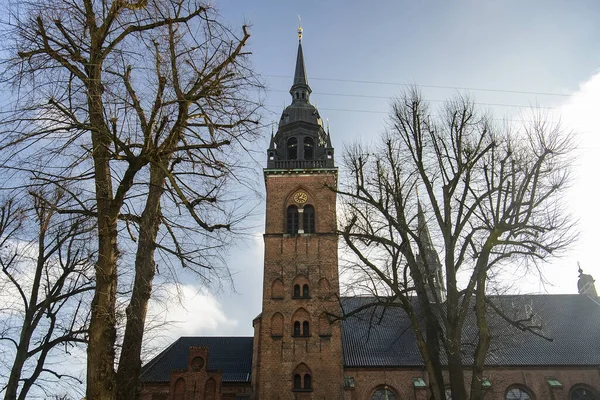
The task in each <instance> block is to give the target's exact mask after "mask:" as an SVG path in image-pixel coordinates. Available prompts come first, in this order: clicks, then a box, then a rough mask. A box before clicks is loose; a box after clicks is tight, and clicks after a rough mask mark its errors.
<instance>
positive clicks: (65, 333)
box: [0, 192, 95, 400]
mask: <svg viewBox="0 0 600 400" xmlns="http://www.w3.org/2000/svg"><path fill="white" fill-rule="evenodd" d="M44 195H45V194H44V193H42V192H36V193H32V194H31V195H30V196H28V197H27V199H26V200H24V201H23V204H19V205H17V204H15V202H14V201H13V200H8V201H5V202H4V203H3V204H2V206H0V267H1V268H2V275H1V279H0V282H1V283H2V291H3V294H2V297H3V298H4V301H3V303H4V304H5V305H10V307H6V308H5V309H4V310H2V314H3V315H2V317H3V329H2V332H1V336H0V341H2V342H3V347H4V351H6V352H7V353H9V354H11V355H14V357H13V359H12V364H11V368H10V371H9V374H8V379H7V382H6V384H5V385H4V386H3V387H2V388H1V390H0V392H4V393H5V394H4V398H5V399H6V400H13V399H25V398H27V396H28V394H29V393H30V390H31V389H32V387H33V386H34V385H37V386H38V387H39V388H41V389H42V390H44V392H45V393H46V394H49V393H51V390H49V389H48V387H49V386H50V385H49V384H48V383H49V381H48V379H46V377H50V378H55V379H56V378H71V379H76V380H77V381H78V382H80V383H81V381H80V380H79V379H78V378H76V377H73V376H69V375H68V374H66V373H63V372H61V371H60V370H58V369H54V368H52V366H50V365H48V364H49V361H50V360H51V359H52V358H53V356H55V357H56V356H57V353H58V354H60V349H61V348H64V352H66V353H68V352H69V351H70V347H72V346H75V345H77V344H81V343H85V336H86V332H87V323H88V322H89V306H88V303H89V301H90V299H91V291H92V290H93V288H94V285H93V279H92V277H93V272H92V271H93V259H94V257H95V254H94V252H93V251H92V250H91V248H93V246H90V240H91V239H92V237H93V228H94V227H93V225H90V223H89V222H88V221H87V220H86V219H85V218H81V217H76V218H69V217H65V216H61V215H59V214H58V213H57V212H56V209H57V207H59V206H61V205H64V204H62V202H63V201H64V198H65V197H66V196H64V194H63V193H60V192H54V193H53V194H52V195H51V196H48V197H49V198H44ZM29 200H31V201H29ZM9 299H12V300H10V301H9ZM5 346H6V347H5ZM10 346H12V349H8V347H10ZM52 361H54V362H56V361H57V360H56V359H53V360H52ZM40 381H41V382H40Z"/></svg>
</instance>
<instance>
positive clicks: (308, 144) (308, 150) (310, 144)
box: [304, 137, 315, 160]
mask: <svg viewBox="0 0 600 400" xmlns="http://www.w3.org/2000/svg"><path fill="white" fill-rule="evenodd" d="M314 157H315V141H314V140H313V138H310V137H305V138H304V159H305V160H312V159H313V158H314Z"/></svg>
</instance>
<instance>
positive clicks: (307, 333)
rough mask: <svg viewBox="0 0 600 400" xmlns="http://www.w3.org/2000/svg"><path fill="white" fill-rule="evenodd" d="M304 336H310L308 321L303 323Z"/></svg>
mask: <svg viewBox="0 0 600 400" xmlns="http://www.w3.org/2000/svg"><path fill="white" fill-rule="evenodd" d="M302 336H310V326H309V325H308V321H304V322H303V323H302Z"/></svg>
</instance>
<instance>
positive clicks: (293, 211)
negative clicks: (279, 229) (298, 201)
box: [286, 205, 298, 235]
mask: <svg viewBox="0 0 600 400" xmlns="http://www.w3.org/2000/svg"><path fill="white" fill-rule="evenodd" d="M286 232H287V233H289V234H290V235H295V234H297V233H298V207H296V206H293V205H292V206H289V207H288V209H287V230H286Z"/></svg>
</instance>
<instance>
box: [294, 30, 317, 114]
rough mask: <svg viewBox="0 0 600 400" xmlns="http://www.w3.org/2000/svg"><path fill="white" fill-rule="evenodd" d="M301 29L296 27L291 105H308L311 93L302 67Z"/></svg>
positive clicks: (304, 69) (303, 66)
mask: <svg viewBox="0 0 600 400" xmlns="http://www.w3.org/2000/svg"><path fill="white" fill-rule="evenodd" d="M302 32H303V30H302V27H301V26H298V55H297V56H296V69H295V70H294V83H293V84H292V87H291V89H290V94H291V95H292V103H295V102H303V103H310V102H309V96H310V94H311V92H312V90H311V89H310V86H308V78H307V77H306V66H305V65H304V53H303V52H302Z"/></svg>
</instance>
